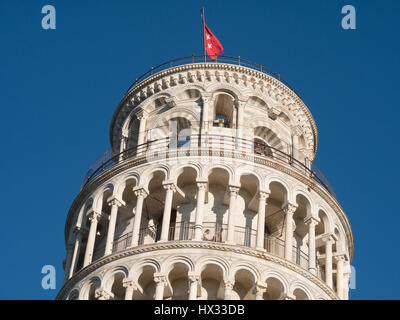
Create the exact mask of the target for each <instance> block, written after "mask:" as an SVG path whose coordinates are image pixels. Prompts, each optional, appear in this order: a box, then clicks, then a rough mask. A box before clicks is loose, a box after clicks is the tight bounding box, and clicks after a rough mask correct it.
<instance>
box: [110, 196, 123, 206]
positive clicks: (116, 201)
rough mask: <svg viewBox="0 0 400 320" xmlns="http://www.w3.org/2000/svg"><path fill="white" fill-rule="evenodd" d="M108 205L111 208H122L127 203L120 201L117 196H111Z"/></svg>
mask: <svg viewBox="0 0 400 320" xmlns="http://www.w3.org/2000/svg"><path fill="white" fill-rule="evenodd" d="M107 203H108V205H109V206H110V207H112V206H117V207H122V206H125V202H124V201H123V200H122V199H119V198H118V197H117V196H111V197H109V198H108V199H107Z"/></svg>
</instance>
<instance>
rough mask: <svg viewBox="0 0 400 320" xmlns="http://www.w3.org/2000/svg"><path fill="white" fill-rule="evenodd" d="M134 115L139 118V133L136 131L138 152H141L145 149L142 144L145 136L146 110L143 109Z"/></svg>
mask: <svg viewBox="0 0 400 320" xmlns="http://www.w3.org/2000/svg"><path fill="white" fill-rule="evenodd" d="M136 117H137V118H138V119H139V121H140V122H139V133H138V141H137V144H138V146H139V147H138V154H142V153H143V152H144V151H145V148H144V146H143V143H144V138H145V136H146V119H147V112H146V111H144V110H143V109H142V110H141V111H140V112H139V113H137V114H136Z"/></svg>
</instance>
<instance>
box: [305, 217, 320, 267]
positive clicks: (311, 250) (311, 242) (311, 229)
mask: <svg viewBox="0 0 400 320" xmlns="http://www.w3.org/2000/svg"><path fill="white" fill-rule="evenodd" d="M306 224H307V225H308V271H310V272H311V273H312V274H316V273H317V270H316V263H315V262H316V256H315V255H316V251H315V226H316V225H317V224H318V221H317V220H316V219H315V218H313V217H311V218H309V219H308V220H307V221H306Z"/></svg>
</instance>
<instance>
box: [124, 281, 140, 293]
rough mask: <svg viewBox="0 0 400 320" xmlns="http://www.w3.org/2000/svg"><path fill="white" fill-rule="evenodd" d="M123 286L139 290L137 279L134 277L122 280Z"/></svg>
mask: <svg viewBox="0 0 400 320" xmlns="http://www.w3.org/2000/svg"><path fill="white" fill-rule="evenodd" d="M122 286H123V287H124V288H129V289H133V290H137V288H138V285H137V283H136V281H134V280H132V279H124V280H122Z"/></svg>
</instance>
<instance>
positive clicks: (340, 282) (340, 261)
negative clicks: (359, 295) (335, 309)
mask: <svg viewBox="0 0 400 320" xmlns="http://www.w3.org/2000/svg"><path fill="white" fill-rule="evenodd" d="M335 261H336V293H337V295H338V297H339V299H343V298H344V297H343V293H344V290H343V288H344V275H343V271H344V268H343V267H344V261H345V257H344V255H337V256H335Z"/></svg>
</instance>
